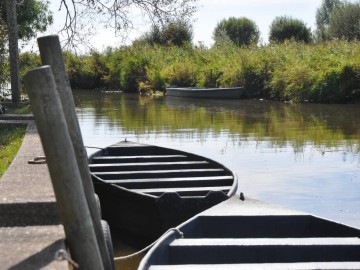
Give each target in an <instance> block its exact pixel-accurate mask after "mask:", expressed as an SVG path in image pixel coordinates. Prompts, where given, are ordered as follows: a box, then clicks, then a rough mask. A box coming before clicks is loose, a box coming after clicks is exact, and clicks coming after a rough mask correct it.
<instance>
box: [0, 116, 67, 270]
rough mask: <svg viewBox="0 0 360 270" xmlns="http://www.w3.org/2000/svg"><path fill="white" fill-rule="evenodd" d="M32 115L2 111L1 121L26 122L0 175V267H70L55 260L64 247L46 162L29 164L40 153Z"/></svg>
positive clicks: (27, 268)
mask: <svg viewBox="0 0 360 270" xmlns="http://www.w3.org/2000/svg"><path fill="white" fill-rule="evenodd" d="M31 119H32V117H31V116H22V117H18V118H13V117H11V116H6V115H2V116H1V118H0V123H24V124H27V130H26V135H25V137H24V140H23V143H22V145H21V147H20V149H19V152H18V153H17V156H16V157H15V159H14V161H13V162H12V164H11V166H10V167H9V169H8V170H7V171H6V173H5V174H4V175H3V177H2V178H1V179H0V254H1V256H0V270H2V269H11V270H21V269H26V270H32V269H55V270H58V269H59V270H62V269H69V266H68V263H67V261H66V260H62V261H58V260H55V254H56V252H57V251H59V250H61V249H65V242H64V238H65V234H64V229H63V226H62V225H61V224H60V221H59V218H58V215H57V210H56V204H55V195H54V191H53V188H52V184H51V180H50V175H49V171H48V168H47V165H46V164H28V161H29V160H33V159H34V158H35V157H39V156H43V155H44V152H43V148H42V145H41V141H40V137H39V135H38V133H37V129H36V125H35V122H34V121H33V120H31Z"/></svg>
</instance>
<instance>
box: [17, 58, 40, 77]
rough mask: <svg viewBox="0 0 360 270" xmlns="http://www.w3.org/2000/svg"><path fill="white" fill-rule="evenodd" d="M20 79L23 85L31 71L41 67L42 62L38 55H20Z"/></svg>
mask: <svg viewBox="0 0 360 270" xmlns="http://www.w3.org/2000/svg"><path fill="white" fill-rule="evenodd" d="M19 62H20V79H21V83H22V84H23V81H22V78H23V77H24V75H25V74H26V72H27V71H29V70H30V69H33V68H36V67H39V66H41V60H40V57H39V55H38V54H35V53H30V52H25V53H22V54H20V57H19Z"/></svg>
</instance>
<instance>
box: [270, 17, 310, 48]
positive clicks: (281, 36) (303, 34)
mask: <svg viewBox="0 0 360 270" xmlns="http://www.w3.org/2000/svg"><path fill="white" fill-rule="evenodd" d="M291 39H294V40H295V41H303V42H305V43H309V42H310V41H311V30H310V28H307V27H306V25H305V23H304V22H303V21H301V20H297V19H293V18H291V17H287V16H282V17H276V18H275V19H274V20H273V22H272V23H271V25H270V35H269V40H270V41H275V42H284V41H285V40H291Z"/></svg>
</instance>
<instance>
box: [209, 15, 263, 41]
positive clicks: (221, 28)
mask: <svg viewBox="0 0 360 270" xmlns="http://www.w3.org/2000/svg"><path fill="white" fill-rule="evenodd" d="M224 34H225V35H226V36H227V37H228V38H229V39H230V40H231V41H232V42H234V44H236V45H237V46H244V45H245V46H248V45H250V44H252V43H257V42H258V41H259V37H260V32H259V28H258V27H257V25H256V24H255V22H254V21H252V20H250V19H248V18H245V17H242V18H235V17H230V18H228V19H223V20H222V21H220V22H219V23H218V24H217V25H216V27H215V29H214V34H213V38H214V40H215V43H219V41H221V40H222V39H223V38H224Z"/></svg>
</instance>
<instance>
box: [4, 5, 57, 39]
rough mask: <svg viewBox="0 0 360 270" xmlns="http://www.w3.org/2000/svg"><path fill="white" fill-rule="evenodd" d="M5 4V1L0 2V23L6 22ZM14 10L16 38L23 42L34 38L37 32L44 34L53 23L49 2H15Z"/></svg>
mask: <svg viewBox="0 0 360 270" xmlns="http://www.w3.org/2000/svg"><path fill="white" fill-rule="evenodd" d="M5 4H6V1H1V3H0V12H1V21H0V23H5V22H6V21H7V15H6V6H5ZM16 10H17V24H18V37H19V39H21V40H24V41H26V40H29V39H31V38H33V37H36V34H37V33H38V32H44V31H45V30H46V29H47V27H48V26H49V25H50V24H52V22H53V15H52V12H51V11H49V2H44V1H42V0H17V4H16ZM5 25H6V23H5Z"/></svg>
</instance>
